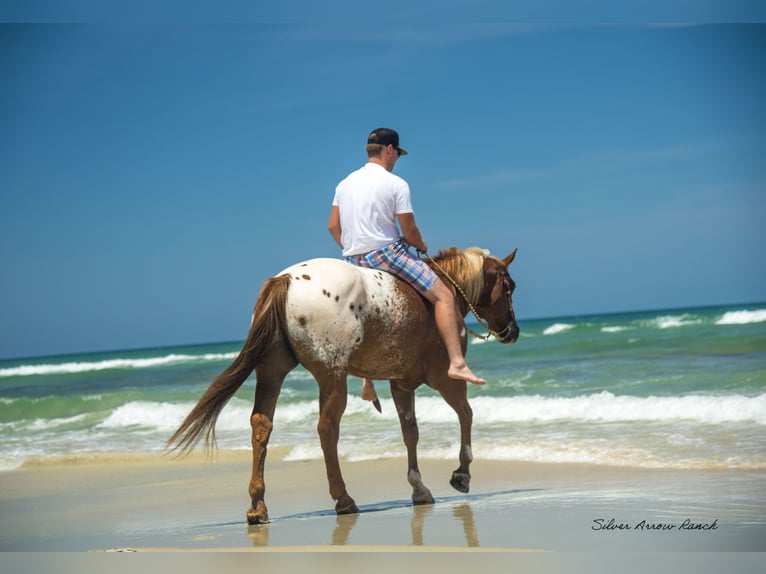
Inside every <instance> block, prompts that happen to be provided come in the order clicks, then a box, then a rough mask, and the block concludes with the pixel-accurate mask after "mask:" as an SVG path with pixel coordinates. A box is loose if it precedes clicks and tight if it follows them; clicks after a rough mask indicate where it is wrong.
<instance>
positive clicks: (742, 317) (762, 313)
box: [715, 309, 766, 325]
mask: <svg viewBox="0 0 766 574" xmlns="http://www.w3.org/2000/svg"><path fill="white" fill-rule="evenodd" d="M763 321H766V309H758V310H755V311H729V312H727V313H724V314H723V316H722V317H721V318H720V319H718V321H716V322H715V324H716V325H747V324H749V323H762V322H763Z"/></svg>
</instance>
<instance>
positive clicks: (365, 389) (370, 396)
mask: <svg viewBox="0 0 766 574" xmlns="http://www.w3.org/2000/svg"><path fill="white" fill-rule="evenodd" d="M362 398H363V399H364V400H365V401H371V402H372V404H373V406H374V407H375V409H376V410H377V411H378V412H379V413H381V412H383V410H382V409H381V407H380V400H379V399H378V393H377V392H375V385H374V384H373V382H372V379H367V378H363V379H362Z"/></svg>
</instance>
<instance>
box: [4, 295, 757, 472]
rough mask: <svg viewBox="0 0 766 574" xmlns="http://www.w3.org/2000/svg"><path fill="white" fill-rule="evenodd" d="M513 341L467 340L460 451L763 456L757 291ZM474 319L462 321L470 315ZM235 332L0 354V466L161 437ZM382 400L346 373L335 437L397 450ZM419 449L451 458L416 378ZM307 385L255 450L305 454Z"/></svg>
mask: <svg viewBox="0 0 766 574" xmlns="http://www.w3.org/2000/svg"><path fill="white" fill-rule="evenodd" d="M519 324H520V327H521V337H520V339H519V341H518V343H517V344H515V345H512V346H504V345H501V344H499V343H497V342H495V341H492V340H489V341H481V340H479V339H473V340H472V341H471V342H470V344H469V349H468V360H469V364H470V365H471V367H472V368H473V369H474V371H475V372H476V373H477V374H479V375H480V376H483V377H484V378H486V379H487V380H488V384H487V385H484V386H481V387H479V386H475V385H469V396H470V402H471V406H472V407H473V411H474V426H473V454H474V458H475V459H498V460H521V461H537V462H549V463H593V464H603V465H615V466H633V467H647V468H733V469H764V468H766V303H764V304H756V305H735V306H726V307H706V308H695V309H681V310H664V311H651V312H639V313H623V314H605V315H592V316H580V317H567V318H555V319H538V320H528V321H520V322H519ZM474 327H476V326H474ZM240 345H241V342H231V343H213V344H207V345H196V346H183V347H168V348H152V349H141V350H126V351H114V352H109V353H93V354H80V355H68V356H60V357H46V358H36V359H21V360H4V361H0V470H10V469H13V468H17V467H19V466H20V465H22V464H23V463H25V462H32V461H35V460H37V461H39V460H48V459H50V458H52V457H63V458H66V459H68V460H73V461H76V460H78V459H91V458H93V457H94V456H99V455H102V454H103V455H109V456H115V455H117V456H119V455H133V454H145V453H161V452H164V445H165V441H166V440H167V439H168V438H169V437H170V435H171V434H172V432H173V431H174V430H175V428H176V427H177V426H178V425H179V424H180V422H181V421H182V419H183V418H184V417H185V415H186V414H187V413H188V412H189V410H190V409H191V408H192V406H193V405H194V404H195V402H196V401H197V399H198V398H199V396H200V395H201V394H202V392H203V391H204V390H205V389H206V388H207V386H208V385H209V384H210V383H211V382H212V381H213V379H214V378H215V377H216V376H217V375H218V374H219V373H220V372H221V371H222V370H223V369H225V368H226V366H227V365H228V364H229V363H230V362H231V361H232V360H233V359H234V357H235V356H236V355H237V353H238V351H239V348H240ZM254 379H255V377H254V375H253V376H251V378H250V379H248V381H247V382H246V383H245V385H243V387H242V388H241V389H240V390H239V392H238V393H237V395H236V396H235V397H234V398H233V399H232V400H231V402H230V403H229V404H228V405H227V406H226V408H225V409H224V410H223V412H222V414H221V417H220V418H219V421H218V425H217V438H218V446H219V448H220V449H225V450H249V449H250V443H249V441H250V431H249V416H250V411H251V408H252V395H253V390H254V386H255V382H254ZM376 387H377V390H378V394H379V395H380V397H381V403H382V408H383V413H382V414H379V413H378V412H377V411H375V410H374V408H373V407H372V405H371V404H370V403H368V402H365V401H363V400H361V398H360V391H361V381H359V380H358V379H355V378H350V379H349V402H348V407H347V409H346V413H345V415H344V418H343V421H342V423H341V438H340V444H339V450H340V453H341V456H342V457H344V458H345V459H347V460H368V459H378V458H386V457H398V456H404V455H405V448H404V445H403V443H402V440H401V434H400V430H399V423H398V420H397V417H396V410H395V408H394V405H393V402H392V401H391V398H390V392H389V389H388V383H387V382H385V381H380V382H377V383H376ZM416 413H417V417H418V421H419V424H420V443H419V455H420V457H421V458H423V459H427V458H438V459H449V460H456V459H457V454H458V445H459V430H458V423H457V416H456V415H455V413H454V412H453V411H452V410H451V409H450V408H449V407H448V406H447V405H446V403H445V402H444V401H443V400H442V399H441V397H440V396H439V395H438V394H437V393H435V392H433V391H432V390H430V389H428V388H427V387H421V389H419V390H418V392H417V399H416ZM317 417H318V404H317V387H316V383H315V382H314V380H313V378H312V377H311V375H310V374H309V373H308V372H307V371H305V370H304V369H303V368H302V367H298V368H296V369H295V370H294V371H293V372H292V373H291V374H290V375H289V376H288V378H287V380H286V381H285V385H284V387H283V391H282V394H281V396H280V399H279V403H278V405H277V411H276V415H275V421H274V431H273V434H272V437H271V442H270V456H276V457H279V458H281V459H283V460H302V459H314V458H320V457H321V449H320V447H319V439H318V437H317V433H316V422H317Z"/></svg>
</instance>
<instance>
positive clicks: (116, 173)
mask: <svg viewBox="0 0 766 574" xmlns="http://www.w3.org/2000/svg"><path fill="white" fill-rule="evenodd" d="M764 69H766V25H762V24H757V25H749V24H731V25H723V24H707V25H700V24H683V23H674V24H661V25H657V24H645V23H633V24H631V23H618V24H589V23H574V24H571V23H570V24H562V23H538V24H512V23H496V24H481V23H477V24H458V23H448V22H445V23H432V24H401V23H394V22H392V23H381V22H378V21H374V20H362V21H361V22H359V23H357V24H356V25H354V26H348V25H344V24H339V23H335V24H333V23H331V22H324V23H313V24H311V23H296V24H274V23H252V22H250V23H243V24H226V23H221V24H200V23H193V22H189V23H185V24H183V23H156V24H155V23H144V22H138V23H135V22H134V23H126V22H111V23H109V22H104V23H98V24H89V25H83V24H47V25H42V24H28V25H24V24H13V25H2V26H0V358H13V357H31V356H47V355H55V354H65V353H77V352H90V351H100V350H105V351H106V350H116V349H128V348H146V347H155V346H166V345H180V344H194V343H208V342H217V341H236V340H242V339H243V338H244V337H245V335H246V333H247V329H248V327H249V321H250V314H251V311H252V307H253V305H254V304H255V300H256V298H257V295H258V292H259V291H260V288H261V286H262V284H263V282H264V281H265V279H267V278H268V277H270V276H272V275H274V274H276V273H278V272H279V271H281V270H282V269H284V268H285V267H288V266H289V265H291V264H293V263H295V262H298V261H301V260H304V259H309V258H312V257H339V256H340V253H339V250H338V248H337V246H336V245H335V243H334V242H333V240H332V238H331V237H330V235H329V233H328V232H327V218H328V215H329V210H330V203H331V201H332V197H333V193H334V189H335V186H336V185H337V183H338V182H339V181H340V180H341V179H342V178H343V177H345V175H347V174H348V173H349V172H350V171H352V170H354V169H356V168H358V167H360V166H361V165H363V164H364V162H365V161H366V155H365V153H364V146H365V143H366V136H367V134H368V133H369V132H370V131H371V130H372V129H374V128H376V127H381V126H385V127H392V128H394V129H396V130H398V131H399V133H400V136H401V145H402V146H403V147H405V148H406V149H407V150H408V151H409V155H407V156H406V157H403V158H402V159H401V160H400V161H399V162H398V163H397V165H396V168H395V173H397V174H398V175H400V176H402V177H404V178H405V179H406V180H407V181H408V182H409V184H410V187H411V189H412V194H413V204H414V209H415V214H416V219H417V222H418V224H419V226H420V229H421V231H422V233H423V235H424V238H425V240H426V241H427V243H428V245H429V247H430V250H431V251H432V252H435V251H437V250H438V249H440V248H443V247H449V246H457V247H461V248H465V247H469V246H472V245H478V246H481V247H484V248H487V249H489V250H490V251H491V253H492V254H494V255H498V256H500V257H503V256H505V255H507V254H508V253H509V252H510V251H511V250H512V249H514V248H518V250H519V251H518V255H517V257H516V261H514V263H513V264H512V265H511V268H510V272H511V275H512V276H513V278H514V280H515V281H516V283H517V289H516V293H515V294H514V307H515V310H516V313H517V316H518V318H519V320H520V322H521V325H522V329H523V321H524V320H525V319H532V318H541V317H560V316H571V315H584V314H592V313H606V312H620V311H637V310H649V309H666V308H678V307H691V306H700V305H717V304H740V303H741V304H744V303H751V302H763V301H766V266H765V265H764V263H763V262H764V256H763V251H764V247H766V225H764V220H765V219H766V161H764V158H766V106H764V104H763V102H765V101H766V74H764V73H763V71H764Z"/></svg>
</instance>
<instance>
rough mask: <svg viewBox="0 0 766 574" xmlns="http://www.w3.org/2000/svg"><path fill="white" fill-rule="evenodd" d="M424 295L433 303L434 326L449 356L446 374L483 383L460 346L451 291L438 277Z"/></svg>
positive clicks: (471, 381)
mask: <svg viewBox="0 0 766 574" xmlns="http://www.w3.org/2000/svg"><path fill="white" fill-rule="evenodd" d="M425 296H426V298H427V299H429V300H430V301H431V302H433V304H434V315H435V319H436V328H437V329H438V330H439V334H440V335H441V338H442V341H443V342H444V346H445V347H446V349H447V355H448V356H449V363H450V365H449V369H448V370H447V375H448V376H449V377H450V378H451V379H457V380H459V381H468V382H469V383H473V384H474V385H483V384H485V383H486V382H487V381H486V380H485V379H481V378H479V377H477V376H476V375H475V374H474V373H473V371H472V370H471V369H470V368H469V367H468V365H467V364H466V362H465V357H464V356H463V349H462V347H461V346H460V334H459V333H458V330H457V318H458V317H457V311H456V310H455V298H454V296H453V295H452V291H450V290H449V289H448V288H447V286H446V285H445V284H444V283H443V282H442V281H441V279H439V280H437V282H436V283H435V284H434V286H433V287H431V289H429V290H428V292H427V293H426V295H425Z"/></svg>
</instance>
